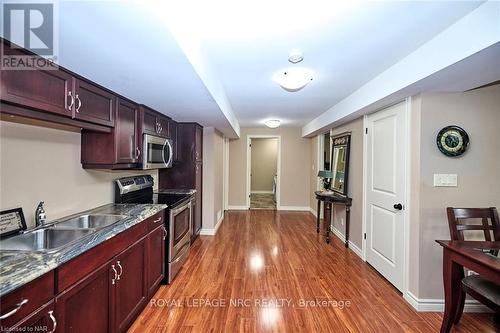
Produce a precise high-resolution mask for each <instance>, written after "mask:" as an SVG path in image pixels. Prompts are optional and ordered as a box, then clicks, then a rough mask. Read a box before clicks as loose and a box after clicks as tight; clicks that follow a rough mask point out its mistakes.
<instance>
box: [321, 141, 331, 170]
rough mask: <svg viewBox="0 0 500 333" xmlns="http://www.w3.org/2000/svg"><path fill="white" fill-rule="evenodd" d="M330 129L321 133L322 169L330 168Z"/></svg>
mask: <svg viewBox="0 0 500 333" xmlns="http://www.w3.org/2000/svg"><path fill="white" fill-rule="evenodd" d="M330 140H331V139H330V131H328V132H326V133H325V134H323V170H331V169H330V157H331V154H330V148H331V144H332V143H331V141H330Z"/></svg>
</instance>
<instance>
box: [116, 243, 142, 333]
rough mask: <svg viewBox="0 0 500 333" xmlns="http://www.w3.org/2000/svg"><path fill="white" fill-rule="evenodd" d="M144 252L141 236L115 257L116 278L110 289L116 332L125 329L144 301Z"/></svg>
mask: <svg viewBox="0 0 500 333" xmlns="http://www.w3.org/2000/svg"><path fill="white" fill-rule="evenodd" d="M146 254H147V252H146V239H145V238H143V239H142V240H140V241H139V242H137V243H136V244H134V245H132V246H131V247H129V248H128V249H127V250H125V251H124V252H123V253H122V254H120V255H119V256H117V257H116V266H115V267H116V270H117V271H118V278H117V281H116V286H115V288H114V289H113V290H112V293H113V294H114V297H113V301H114V308H115V310H114V311H115V324H116V326H115V328H116V330H115V331H116V332H124V331H126V330H127V328H128V327H129V326H130V325H131V324H132V321H133V320H134V319H135V318H136V317H137V315H138V314H139V313H140V311H141V310H142V306H143V305H144V304H145V302H146V298H147V295H148V292H147V285H146V272H147V271H146Z"/></svg>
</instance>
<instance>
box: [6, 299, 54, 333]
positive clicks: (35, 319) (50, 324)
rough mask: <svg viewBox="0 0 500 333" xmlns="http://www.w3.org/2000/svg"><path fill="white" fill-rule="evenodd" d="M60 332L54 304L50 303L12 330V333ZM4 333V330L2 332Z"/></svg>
mask: <svg viewBox="0 0 500 333" xmlns="http://www.w3.org/2000/svg"><path fill="white" fill-rule="evenodd" d="M56 329H57V332H60V330H59V329H58V326H57V320H56V318H55V313H54V302H49V303H47V304H45V305H44V306H43V307H41V308H40V309H39V310H38V311H36V312H35V313H33V314H32V315H31V316H29V317H28V318H26V319H25V320H23V321H22V322H21V323H19V324H18V325H16V326H15V327H13V328H11V330H10V331H11V332H46V333H53V332H56ZM2 332H3V330H2Z"/></svg>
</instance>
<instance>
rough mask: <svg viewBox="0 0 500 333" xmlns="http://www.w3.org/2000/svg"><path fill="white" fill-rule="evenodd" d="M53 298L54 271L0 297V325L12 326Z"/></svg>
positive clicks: (4, 326) (3, 326)
mask: <svg viewBox="0 0 500 333" xmlns="http://www.w3.org/2000/svg"><path fill="white" fill-rule="evenodd" d="M53 298H54V271H50V272H49V273H47V274H44V275H42V276H41V277H39V278H37V279H36V280H34V281H32V282H29V283H28V284H26V285H24V286H23V287H21V288H19V289H16V290H14V291H13V292H11V293H9V294H7V295H5V296H2V298H0V303H1V304H2V306H1V307H0V327H1V330H2V331H3V330H5V328H7V327H14V326H16V324H18V323H19V322H20V321H23V320H24V319H25V318H26V317H27V316H29V315H31V314H32V313H33V312H34V311H35V310H37V309H38V308H40V307H41V306H42V305H44V304H46V303H47V302H49V301H50V300H51V299H53Z"/></svg>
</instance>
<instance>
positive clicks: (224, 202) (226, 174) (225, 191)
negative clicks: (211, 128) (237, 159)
mask: <svg viewBox="0 0 500 333" xmlns="http://www.w3.org/2000/svg"><path fill="white" fill-rule="evenodd" d="M222 156H223V159H224V162H223V163H224V164H223V178H224V179H223V186H222V188H223V194H222V205H223V207H222V210H223V211H226V210H228V209H229V139H228V138H224V142H223V146H222Z"/></svg>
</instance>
